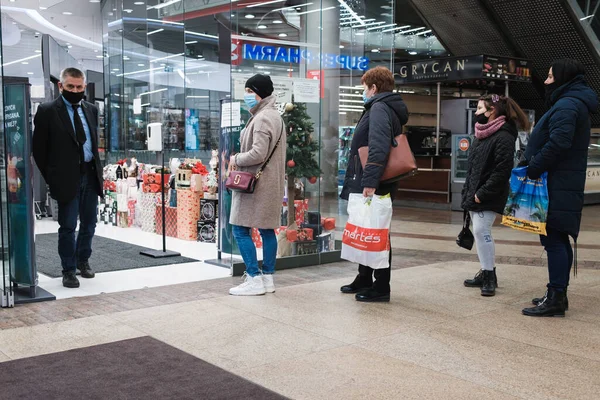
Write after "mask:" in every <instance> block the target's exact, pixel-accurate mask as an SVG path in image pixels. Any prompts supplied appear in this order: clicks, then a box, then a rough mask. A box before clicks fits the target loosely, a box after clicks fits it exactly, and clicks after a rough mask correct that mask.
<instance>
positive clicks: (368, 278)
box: [358, 246, 392, 293]
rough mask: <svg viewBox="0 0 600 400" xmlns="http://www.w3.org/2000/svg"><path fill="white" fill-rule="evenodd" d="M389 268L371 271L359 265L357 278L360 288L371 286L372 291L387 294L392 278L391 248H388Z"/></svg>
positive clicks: (371, 269) (369, 268)
mask: <svg viewBox="0 0 600 400" xmlns="http://www.w3.org/2000/svg"><path fill="white" fill-rule="evenodd" d="M389 264H390V265H389V267H387V268H384V269H373V268H371V267H367V266H366V265H362V264H359V265H358V277H359V281H360V286H362V287H369V286H372V287H373V289H375V290H376V291H378V292H379V293H389V292H390V291H391V289H390V279H391V277H392V248H391V246H390V257H389ZM373 277H375V281H373Z"/></svg>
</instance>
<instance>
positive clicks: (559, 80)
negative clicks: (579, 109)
mask: <svg viewBox="0 0 600 400" xmlns="http://www.w3.org/2000/svg"><path fill="white" fill-rule="evenodd" d="M552 75H554V82H556V84H557V86H562V85H564V84H565V83H567V82H570V81H572V80H573V79H574V78H575V77H577V76H579V75H585V67H584V66H583V64H582V63H580V62H579V61H577V60H573V59H570V58H563V59H560V60H554V61H553V62H552Z"/></svg>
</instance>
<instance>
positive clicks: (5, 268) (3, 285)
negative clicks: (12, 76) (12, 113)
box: [0, 27, 14, 307]
mask: <svg viewBox="0 0 600 400" xmlns="http://www.w3.org/2000/svg"><path fill="white" fill-rule="evenodd" d="M0 28H1V27H0ZM0 59H3V58H2V37H1V35H0ZM3 77H4V73H3V68H2V66H1V65H0V109H1V110H2V112H0V159H1V160H0V246H2V247H1V248H2V253H1V255H2V256H1V259H0V264H1V265H0V271H1V272H2V276H0V305H1V306H2V307H12V306H14V296H13V289H12V285H11V282H10V263H9V261H8V260H9V252H8V231H7V223H8V216H7V213H6V204H7V197H6V187H7V185H6V144H5V131H4V79H3Z"/></svg>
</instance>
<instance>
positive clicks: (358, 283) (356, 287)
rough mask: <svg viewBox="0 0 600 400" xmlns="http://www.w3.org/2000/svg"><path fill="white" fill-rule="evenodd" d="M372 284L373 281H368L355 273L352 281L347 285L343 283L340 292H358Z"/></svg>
mask: <svg viewBox="0 0 600 400" xmlns="http://www.w3.org/2000/svg"><path fill="white" fill-rule="evenodd" d="M371 286H373V281H372V280H371V281H368V279H366V278H365V277H363V276H361V275H356V278H354V282H352V283H351V284H349V285H344V286H342V287H341V288H340V291H341V292H342V293H358V292H359V291H361V290H363V289H367V288H370V287H371Z"/></svg>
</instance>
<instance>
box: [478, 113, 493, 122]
mask: <svg viewBox="0 0 600 400" xmlns="http://www.w3.org/2000/svg"><path fill="white" fill-rule="evenodd" d="M475 122H477V123H478V124H480V125H485V124H487V123H488V122H490V117H486V116H485V113H482V114H476V115H475Z"/></svg>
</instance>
